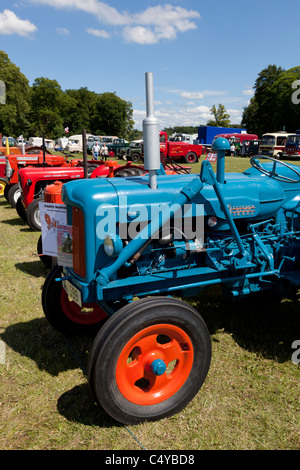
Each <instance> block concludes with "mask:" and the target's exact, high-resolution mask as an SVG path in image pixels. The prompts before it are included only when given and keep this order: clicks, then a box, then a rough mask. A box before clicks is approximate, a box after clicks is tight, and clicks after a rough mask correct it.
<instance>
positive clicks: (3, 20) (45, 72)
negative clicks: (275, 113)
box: [0, 0, 300, 129]
mask: <svg viewBox="0 0 300 470" xmlns="http://www.w3.org/2000/svg"><path fill="white" fill-rule="evenodd" d="M299 10H300V8H299V0H286V1H285V2H284V3H283V2H282V1H279V0H249V1H247V2H246V1H243V0H227V1H222V0H209V1H202V0H166V1H164V0H160V1H159V0H126V1H125V0H108V1H103V2H102V1H99V0H16V1H14V0H0V49H1V50H3V51H5V52H6V53H7V54H8V56H9V58H10V60H11V61H12V62H14V63H15V64H16V65H17V66H18V67H20V69H21V72H22V73H24V75H25V76H26V77H27V78H28V80H29V82H30V84H32V83H33V81H34V80H35V78H37V77H47V78H51V79H55V80H57V81H58V83H59V84H60V86H61V88H62V89H63V90H65V89H69V88H71V89H72V88H73V89H78V88H80V87H87V88H88V89H89V90H91V91H95V92H97V93H102V92H106V91H110V92H116V94H117V95H118V96H119V97H121V98H122V99H125V100H129V101H131V102H132V107H133V110H134V119H135V121H136V124H135V127H136V128H138V129H141V128H142V127H141V126H142V120H143V118H144V117H145V108H146V105H145V73H146V72H153V76H154V99H155V113H156V115H157V117H158V119H159V123H160V128H163V127H169V126H171V127H172V126H177V125H193V126H197V125H199V124H206V122H207V120H208V119H209V118H210V112H209V110H210V108H211V107H212V105H213V104H215V105H218V104H219V103H222V104H224V105H225V107H226V110H227V112H228V113H229V114H230V116H231V122H232V123H236V124H238V123H239V122H240V120H241V116H242V112H243V107H244V106H246V105H247V104H248V101H249V99H250V98H251V96H252V94H253V89H252V87H253V85H254V83H255V80H256V78H257V75H258V73H259V72H260V71H261V70H262V69H263V68H265V67H267V66H268V65H269V64H276V65H277V66H281V67H283V68H285V69H289V68H292V67H295V66H297V65H299V62H297V57H298V54H297V51H298V49H299V32H298V31H299V28H298V25H297V24H296V23H295V24H294V21H297V18H298V16H299Z"/></svg>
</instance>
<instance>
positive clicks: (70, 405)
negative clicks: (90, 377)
mask: <svg viewBox="0 0 300 470" xmlns="http://www.w3.org/2000/svg"><path fill="white" fill-rule="evenodd" d="M57 410H58V412H59V413H60V414H61V415H62V416H64V417H65V418H66V419H67V420H68V421H76V422H77V423H81V424H85V425H87V426H97V427H102V428H103V427H106V428H109V427H116V426H123V425H122V424H120V423H118V422H117V421H115V420H113V419H112V418H111V417H110V416H109V415H108V414H107V413H106V412H105V411H104V410H103V409H102V408H101V407H100V406H99V405H97V404H96V403H95V402H94V400H93V396H92V392H91V391H90V388H89V386H88V384H81V385H77V386H76V387H74V388H72V389H71V390H69V391H68V392H65V393H64V394H63V395H61V397H60V398H59V399H58V402H57Z"/></svg>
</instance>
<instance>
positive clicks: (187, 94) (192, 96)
mask: <svg viewBox="0 0 300 470" xmlns="http://www.w3.org/2000/svg"><path fill="white" fill-rule="evenodd" d="M180 96H182V98H188V99H189V100H202V99H203V98H204V95H203V93H201V91H183V92H182V93H180Z"/></svg>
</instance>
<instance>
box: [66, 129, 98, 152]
mask: <svg viewBox="0 0 300 470" xmlns="http://www.w3.org/2000/svg"><path fill="white" fill-rule="evenodd" d="M91 135H92V134H86V138H87V140H88V138H89V137H90V136H91ZM65 150H66V151H67V152H70V153H78V152H82V150H83V138H82V134H76V135H70V136H69V142H68V143H67V145H66V147H65Z"/></svg>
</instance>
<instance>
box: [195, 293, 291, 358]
mask: <svg viewBox="0 0 300 470" xmlns="http://www.w3.org/2000/svg"><path fill="white" fill-rule="evenodd" d="M191 304H192V305H193V306H194V307H195V308H196V310H198V312H199V313H200V315H201V316H202V317H203V319H204V321H205V322H206V324H207V326H208V329H209V331H210V334H211V335H213V334H215V333H216V332H218V331H220V330H223V331H225V332H226V333H229V334H231V335H232V337H233V338H234V340H235V341H236V342H237V343H238V344H239V346H241V347H242V348H244V349H246V350H248V351H251V352H255V353H258V354H260V355H261V356H262V357H264V358H267V359H272V360H275V361H277V362H279V363H282V362H286V361H290V360H291V355H292V353H293V350H292V348H291V346H292V343H293V341H295V340H296V339H299V331H300V315H299V313H300V309H299V306H300V301H299V299H295V300H294V301H292V300H287V299H286V300H282V301H280V300H279V299H277V298H276V294H275V296H274V294H273V298H272V297H271V295H269V296H267V295H263V294H255V295H254V294H253V295H252V296H251V295H250V296H248V297H247V298H245V299H243V300H238V301H235V302H232V301H229V300H224V297H222V295H221V293H220V292H219V290H218V289H217V288H215V289H212V290H211V291H208V292H207V293H205V294H204V295H203V296H202V295H200V296H199V297H198V298H194V299H193V301H192V302H191ZM213 340H214V338H213Z"/></svg>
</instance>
